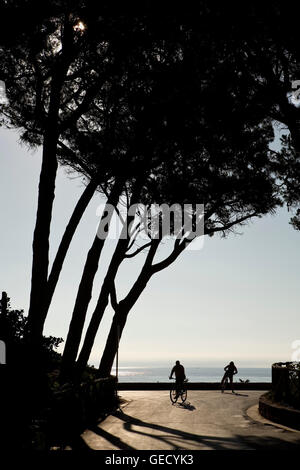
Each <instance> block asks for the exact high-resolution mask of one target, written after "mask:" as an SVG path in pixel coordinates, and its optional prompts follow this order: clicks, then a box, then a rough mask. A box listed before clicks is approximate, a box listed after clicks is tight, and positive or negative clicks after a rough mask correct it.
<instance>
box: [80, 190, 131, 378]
mask: <svg viewBox="0 0 300 470" xmlns="http://www.w3.org/2000/svg"><path fill="white" fill-rule="evenodd" d="M139 192H140V183H139V182H138V183H137V184H136V187H135V189H134V192H133V195H132V197H131V205H133V204H135V203H136V202H137V198H138V196H139ZM134 219H135V214H130V215H128V216H127V219H126V222H125V224H124V226H123V229H122V232H121V235H120V238H119V240H118V243H117V246H116V249H115V251H114V254H113V256H112V259H111V262H110V264H109V267H108V270H107V274H106V276H105V278H104V281H103V284H102V287H101V291H100V295H99V297H98V301H97V305H96V308H95V310H94V312H93V314H92V318H91V320H90V323H89V326H88V329H87V331H86V335H85V339H84V343H83V345H82V348H81V351H80V354H79V357H78V361H77V364H76V370H77V372H76V373H77V375H78V376H80V375H81V373H82V371H83V370H84V368H85V367H86V365H87V362H88V360H89V357H90V354H91V351H92V348H93V345H94V341H95V337H96V334H97V332H98V329H99V325H100V323H101V320H102V318H103V314H104V312H105V310H106V307H107V305H108V302H109V295H110V293H111V290H112V287H113V285H114V282H115V277H116V275H117V272H118V269H119V267H120V264H121V263H122V261H123V260H124V257H125V255H126V251H127V249H128V245H129V243H130V236H129V234H128V227H130V224H131V223H132V222H133V221H134Z"/></svg>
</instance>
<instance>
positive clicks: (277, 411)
mask: <svg viewBox="0 0 300 470" xmlns="http://www.w3.org/2000/svg"><path fill="white" fill-rule="evenodd" d="M259 412H260V414H261V415H262V416H263V417H264V418H266V419H269V420H270V421H273V422H274V423H279V424H283V425H284V426H288V427H290V428H294V429H298V430H300V410H296V409H294V408H291V407H289V406H285V405H283V404H280V403H276V402H274V401H272V397H271V396H270V394H269V393H267V394H265V395H262V396H261V397H260V399H259Z"/></svg>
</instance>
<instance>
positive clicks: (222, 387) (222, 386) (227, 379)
mask: <svg viewBox="0 0 300 470" xmlns="http://www.w3.org/2000/svg"><path fill="white" fill-rule="evenodd" d="M233 375H235V374H233ZM228 383H229V376H228V375H226V377H225V379H224V382H223V384H222V385H221V392H222V393H224V390H225V389H226V388H227V385H228ZM232 393H234V391H233V390H232Z"/></svg>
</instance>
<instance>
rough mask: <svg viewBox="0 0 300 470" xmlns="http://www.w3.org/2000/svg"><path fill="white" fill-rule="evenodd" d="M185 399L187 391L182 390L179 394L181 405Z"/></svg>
mask: <svg viewBox="0 0 300 470" xmlns="http://www.w3.org/2000/svg"><path fill="white" fill-rule="evenodd" d="M186 397H187V390H185V389H184V390H182V392H181V400H182V403H183V402H185V400H186Z"/></svg>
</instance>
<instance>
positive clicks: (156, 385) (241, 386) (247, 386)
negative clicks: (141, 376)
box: [117, 381, 271, 391]
mask: <svg viewBox="0 0 300 470" xmlns="http://www.w3.org/2000/svg"><path fill="white" fill-rule="evenodd" d="M173 383H174V382H173V381H170V382H126V383H125V382H119V383H118V384H117V388H118V390H170V387H171V385H172V384H173ZM186 387H187V389H188V390H220V389H221V388H220V382H187V384H186ZM233 387H234V390H264V391H266V390H270V388H271V383H270V382H249V383H241V382H236V383H234V384H233ZM229 390H230V386H229Z"/></svg>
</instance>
